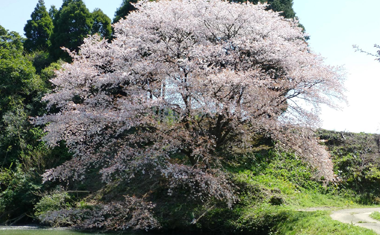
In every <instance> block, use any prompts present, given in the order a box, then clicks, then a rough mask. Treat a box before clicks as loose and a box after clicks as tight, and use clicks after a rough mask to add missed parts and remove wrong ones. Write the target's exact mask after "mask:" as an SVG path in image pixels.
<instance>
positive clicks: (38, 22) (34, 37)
mask: <svg viewBox="0 0 380 235" xmlns="http://www.w3.org/2000/svg"><path fill="white" fill-rule="evenodd" d="M24 31H25V36H26V38H27V39H26V41H25V44H24V47H25V50H27V51H29V52H30V51H35V50H42V51H47V50H48V48H49V46H50V36H51V34H52V32H53V21H52V19H51V18H50V16H49V13H48V12H47V10H46V7H45V2H44V1H43V0H39V1H38V3H37V6H36V8H34V11H33V13H32V15H31V19H30V20H28V22H27V23H26V25H25V27H24Z"/></svg>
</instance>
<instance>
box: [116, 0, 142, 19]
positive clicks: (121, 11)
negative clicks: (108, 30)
mask: <svg viewBox="0 0 380 235" xmlns="http://www.w3.org/2000/svg"><path fill="white" fill-rule="evenodd" d="M137 1H138V0H123V3H122V4H121V6H120V7H119V8H117V10H116V12H115V18H113V22H112V23H116V22H118V21H119V20H120V19H122V18H123V17H125V16H127V15H128V14H129V12H131V11H134V10H136V8H135V7H134V6H133V5H132V4H131V3H136V2H137Z"/></svg>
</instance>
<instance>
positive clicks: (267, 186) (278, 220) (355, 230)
mask: <svg viewBox="0 0 380 235" xmlns="http://www.w3.org/2000/svg"><path fill="white" fill-rule="evenodd" d="M256 159H257V158H256ZM258 160H260V159H258ZM234 176H235V179H236V181H237V182H240V185H241V188H244V189H245V190H242V191H243V192H242V193H241V194H240V205H241V206H239V207H238V208H235V209H234V210H235V213H234V214H235V215H238V216H237V217H238V218H234V219H231V220H230V221H229V224H230V225H231V226H232V227H233V228H235V229H236V231H240V232H243V233H244V234H280V235H291V234H294V235H299V234H301V235H302V234H304V235H307V234H308V235H311V234H336V235H349V234H352V235H357V234H376V233H374V232H373V231H371V230H368V229H365V228H361V227H358V226H354V225H352V224H345V223H341V222H338V221H335V220H333V219H331V217H330V213H331V211H332V210H338V209H343V208H357V207H368V205H367V206H364V205H361V204H358V202H357V200H355V199H354V198H352V197H350V196H347V195H343V194H342V193H341V190H340V189H339V188H337V186H336V185H330V186H324V185H323V184H322V183H321V182H318V181H316V180H313V176H312V172H311V171H310V168H308V167H307V166H306V165H305V164H304V163H302V162H301V161H300V160H299V159H297V158H296V157H294V156H293V155H291V154H282V155H278V154H273V153H269V158H265V157H262V161H261V162H258V164H256V165H255V164H252V166H250V167H247V168H245V169H239V171H235V172H234ZM273 197H275V198H281V202H282V203H280V205H275V204H273V203H272V201H271V198H273ZM310 208H314V209H316V211H307V210H308V209H310ZM319 209H320V210H319ZM379 215H380V213H379ZM225 219H227V218H225ZM227 220H228V219H227Z"/></svg>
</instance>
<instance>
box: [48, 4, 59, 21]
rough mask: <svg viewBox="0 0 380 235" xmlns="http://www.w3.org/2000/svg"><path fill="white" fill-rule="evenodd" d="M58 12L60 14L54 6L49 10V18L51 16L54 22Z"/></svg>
mask: <svg viewBox="0 0 380 235" xmlns="http://www.w3.org/2000/svg"><path fill="white" fill-rule="evenodd" d="M57 12H58V9H57V8H56V7H55V6H54V5H52V6H51V7H50V9H49V16H50V18H51V19H52V20H53V21H54V19H55V16H56V14H57Z"/></svg>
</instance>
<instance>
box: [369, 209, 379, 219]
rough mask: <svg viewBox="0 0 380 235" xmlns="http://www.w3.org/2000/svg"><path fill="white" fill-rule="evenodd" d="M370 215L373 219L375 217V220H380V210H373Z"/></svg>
mask: <svg viewBox="0 0 380 235" xmlns="http://www.w3.org/2000/svg"><path fill="white" fill-rule="evenodd" d="M369 217H371V218H372V219H375V220H380V212H377V211H375V212H372V213H371V214H370V215H369Z"/></svg>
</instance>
